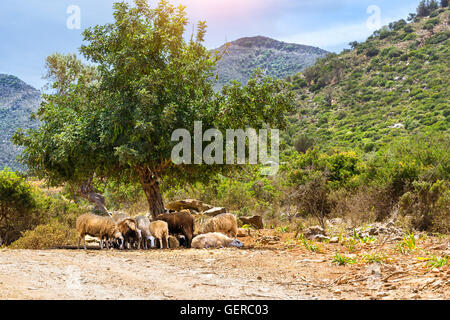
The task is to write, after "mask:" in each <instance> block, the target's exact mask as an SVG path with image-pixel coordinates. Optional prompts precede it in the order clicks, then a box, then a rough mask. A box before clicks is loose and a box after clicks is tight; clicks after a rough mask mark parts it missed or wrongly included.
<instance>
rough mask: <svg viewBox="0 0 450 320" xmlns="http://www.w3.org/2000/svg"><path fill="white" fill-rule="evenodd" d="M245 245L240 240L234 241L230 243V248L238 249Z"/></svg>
mask: <svg viewBox="0 0 450 320" xmlns="http://www.w3.org/2000/svg"><path fill="white" fill-rule="evenodd" d="M243 245H244V244H243V243H242V242H241V241H239V240H238V239H233V241H231V242H230V246H232V247H238V248H241V247H242V246H243Z"/></svg>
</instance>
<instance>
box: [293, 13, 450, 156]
mask: <svg viewBox="0 0 450 320" xmlns="http://www.w3.org/2000/svg"><path fill="white" fill-rule="evenodd" d="M449 38H450V29H449V10H448V8H441V9H437V10H435V11H433V12H432V13H430V16H427V17H416V18H415V19H414V21H413V22H410V23H407V22H406V21H405V20H403V19H402V20H399V21H397V22H393V23H390V24H389V26H385V27H383V28H382V29H381V30H378V31H376V32H375V33H374V34H373V35H372V36H371V37H369V38H368V39H367V41H365V42H363V43H356V42H354V43H351V45H352V47H353V49H352V50H345V51H344V52H342V53H341V54H330V55H328V56H327V57H325V58H323V59H319V60H318V62H317V63H316V64H315V65H314V66H312V67H310V68H308V69H307V70H305V71H304V72H303V73H301V74H297V75H295V76H292V77H288V80H289V81H290V82H291V83H292V84H293V87H294V90H295V91H296V93H297V99H298V112H297V113H296V115H295V116H294V117H293V118H292V119H291V127H290V129H289V131H288V133H287V136H286V139H287V141H288V142H289V143H290V144H291V145H292V144H294V142H295V139H296V138H297V139H298V137H299V136H301V135H307V136H308V137H309V138H312V139H314V140H315V141H316V143H318V144H319V145H320V146H324V147H325V146H326V147H330V146H338V147H359V148H361V149H363V150H364V151H367V152H369V151H372V150H377V149H378V148H380V147H381V146H382V145H383V144H385V143H388V142H389V141H391V140H392V139H393V137H396V136H411V135H415V134H417V133H419V132H432V133H436V134H439V133H448V130H449V121H450V109H449V97H450V86H449V76H448V75H449V72H450V39H449Z"/></svg>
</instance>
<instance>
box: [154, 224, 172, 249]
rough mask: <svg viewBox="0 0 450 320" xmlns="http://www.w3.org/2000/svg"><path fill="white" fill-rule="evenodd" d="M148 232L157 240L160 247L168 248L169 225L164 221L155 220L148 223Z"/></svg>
mask: <svg viewBox="0 0 450 320" xmlns="http://www.w3.org/2000/svg"><path fill="white" fill-rule="evenodd" d="M150 233H151V235H152V236H153V237H155V239H158V240H159V246H160V248H161V249H162V248H169V225H168V224H167V222H165V221H161V220H157V221H152V222H151V223H150Z"/></svg>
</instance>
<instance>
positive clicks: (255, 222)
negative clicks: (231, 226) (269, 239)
mask: <svg viewBox="0 0 450 320" xmlns="http://www.w3.org/2000/svg"><path fill="white" fill-rule="evenodd" d="M239 219H240V220H241V221H242V223H243V224H248V225H251V226H253V227H255V228H256V229H263V228H264V224H263V220H262V217H261V216H252V217H239Z"/></svg>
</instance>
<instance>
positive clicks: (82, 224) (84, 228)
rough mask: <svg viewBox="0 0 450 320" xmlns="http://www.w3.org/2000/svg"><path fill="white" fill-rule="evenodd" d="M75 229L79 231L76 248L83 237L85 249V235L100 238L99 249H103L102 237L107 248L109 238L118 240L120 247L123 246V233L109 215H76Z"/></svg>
mask: <svg viewBox="0 0 450 320" xmlns="http://www.w3.org/2000/svg"><path fill="white" fill-rule="evenodd" d="M76 229H77V231H78V233H79V238H78V248H80V243H81V239H83V245H84V249H85V250H86V238H85V237H86V235H90V236H92V237H97V238H99V239H100V249H103V238H106V241H107V248H109V241H110V240H111V239H115V240H119V242H120V243H119V245H120V248H123V242H124V241H123V235H122V233H121V232H120V230H119V228H118V227H117V225H116V224H115V223H114V221H113V220H112V219H111V218H110V217H102V216H97V215H95V214H83V215H81V216H79V217H78V219H77V222H76Z"/></svg>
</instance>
